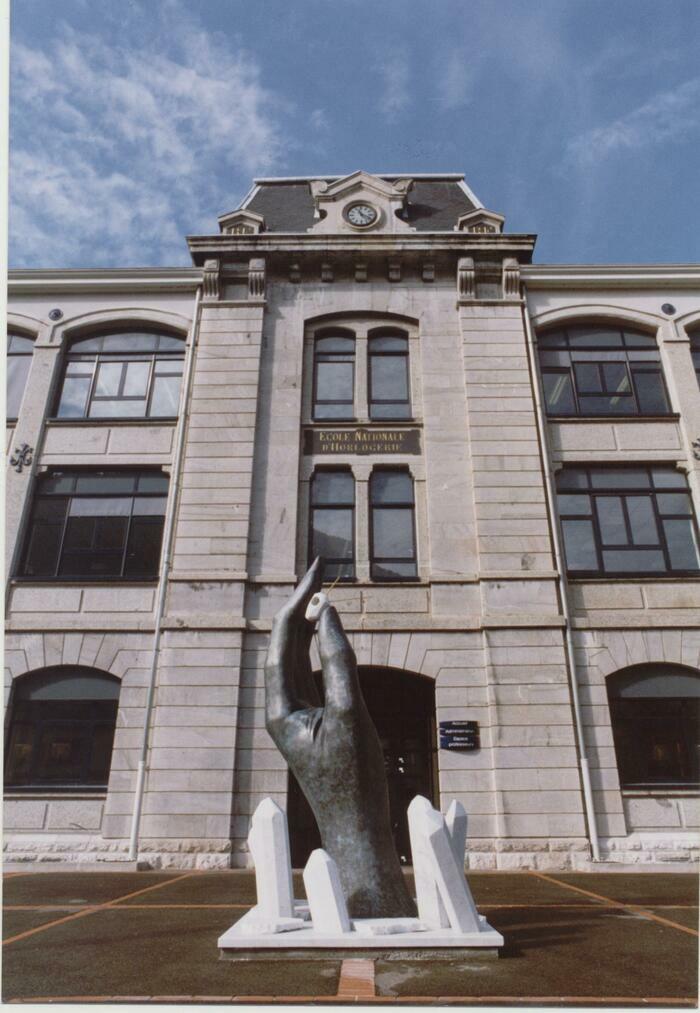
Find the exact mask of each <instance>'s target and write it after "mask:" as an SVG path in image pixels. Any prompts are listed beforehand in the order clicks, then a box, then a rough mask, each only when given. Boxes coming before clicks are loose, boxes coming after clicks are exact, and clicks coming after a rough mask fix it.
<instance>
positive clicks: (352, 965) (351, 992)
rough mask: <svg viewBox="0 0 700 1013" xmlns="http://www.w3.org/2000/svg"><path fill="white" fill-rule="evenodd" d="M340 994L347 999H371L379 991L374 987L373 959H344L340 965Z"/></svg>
mask: <svg viewBox="0 0 700 1013" xmlns="http://www.w3.org/2000/svg"><path fill="white" fill-rule="evenodd" d="M337 994H338V996H343V997H344V998H346V999H369V998H373V997H374V996H375V995H376V994H377V993H376V989H375V987H374V961H373V960H358V959H348V960H344V961H343V963H342V964H341V965H340V977H339V978H338V993H337Z"/></svg>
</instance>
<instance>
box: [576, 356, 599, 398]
mask: <svg viewBox="0 0 700 1013" xmlns="http://www.w3.org/2000/svg"><path fill="white" fill-rule="evenodd" d="M574 374H575V376H576V389H577V390H578V391H579V393H580V394H584V393H585V394H600V393H601V392H602V390H603V383H602V380H601V376H600V367H599V366H598V364H597V363H596V362H575V363H574Z"/></svg>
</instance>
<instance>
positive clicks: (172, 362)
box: [154, 357, 185, 376]
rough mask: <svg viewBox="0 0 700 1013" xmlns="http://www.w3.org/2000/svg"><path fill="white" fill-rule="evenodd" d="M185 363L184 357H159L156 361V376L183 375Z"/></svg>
mask: <svg viewBox="0 0 700 1013" xmlns="http://www.w3.org/2000/svg"><path fill="white" fill-rule="evenodd" d="M184 365H185V364H184V362H183V360H182V359H175V358H173V357H169V358H163V359H161V358H158V359H156V361H155V367H154V372H155V374H156V376H164V375H165V374H168V375H172V374H174V375H176V376H182V373H183V369H184Z"/></svg>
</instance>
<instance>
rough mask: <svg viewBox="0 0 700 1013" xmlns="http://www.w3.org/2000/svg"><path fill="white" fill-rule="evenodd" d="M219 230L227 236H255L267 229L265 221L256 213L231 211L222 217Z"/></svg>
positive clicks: (219, 220) (220, 217)
mask: <svg viewBox="0 0 700 1013" xmlns="http://www.w3.org/2000/svg"><path fill="white" fill-rule="evenodd" d="M218 222H219V229H220V230H221V232H222V233H223V234H224V235H226V236H255V235H257V234H258V233H259V232H262V230H263V229H264V228H265V219H264V218H263V216H262V215H256V214H255V212H254V211H243V210H241V209H240V208H239V210H238V211H229V213H228V214H227V215H220V216H219V219H218Z"/></svg>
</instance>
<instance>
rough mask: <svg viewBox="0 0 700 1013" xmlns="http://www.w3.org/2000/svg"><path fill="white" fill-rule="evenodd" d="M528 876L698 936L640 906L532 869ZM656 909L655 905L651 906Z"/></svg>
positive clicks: (696, 934) (695, 932)
mask: <svg viewBox="0 0 700 1013" xmlns="http://www.w3.org/2000/svg"><path fill="white" fill-rule="evenodd" d="M529 875H530V876H537V877H538V878H539V879H546V880H547V882H549V883H556V884H557V886H563V887H564V888H565V889H566V890H574V891H575V892H576V893H582V894H585V896H586V897H593V898H594V899H595V900H599V901H603V902H604V903H605V904H607V905H608V906H609V907H616V908H620V909H621V910H622V911H631V912H632V913H633V914H637V915H641V917H642V918H648V919H649V920H650V921H653V922H660V924H661V925H668V926H670V927H671V928H672V929H678V931H679V932H687V933H688V935H689V936H698V935H700V933H699V932H698V930H697V929H691V928H689V927H688V926H687V925H679V924H678V922H672V921H670V920H669V919H668V918H662V917H661V916H660V915H655V914H654V913H653V911H649V910H648V909H647V908H646V907H642V906H641V905H640V904H627V903H625V902H624V901H619V900H614V899H613V898H612V897H604V896H603V894H602V893H593V892H592V891H591V890H584V889H583V888H582V887H580V886H574V885H573V884H571V883H565V882H563V880H561V879H555V878H554V876H546V875H545V874H544V872H535V871H534V869H531V870H529ZM651 906H652V907H656V905H655V904H652V905H651Z"/></svg>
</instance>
